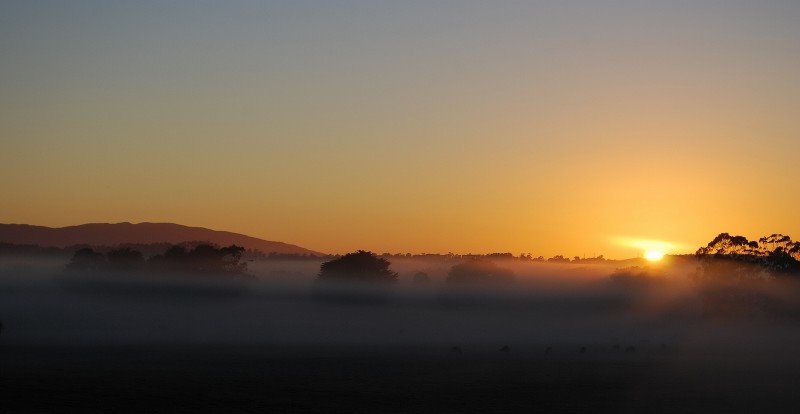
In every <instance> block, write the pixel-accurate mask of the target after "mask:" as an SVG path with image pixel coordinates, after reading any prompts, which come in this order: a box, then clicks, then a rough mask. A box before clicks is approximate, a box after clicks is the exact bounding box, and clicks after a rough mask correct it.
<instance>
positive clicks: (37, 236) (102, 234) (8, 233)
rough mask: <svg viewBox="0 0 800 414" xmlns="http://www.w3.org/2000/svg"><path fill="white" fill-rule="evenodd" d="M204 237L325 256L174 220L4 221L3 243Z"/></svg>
mask: <svg viewBox="0 0 800 414" xmlns="http://www.w3.org/2000/svg"><path fill="white" fill-rule="evenodd" d="M192 241H204V242H210V243H214V244H217V245H219V246H230V245H237V246H242V247H244V248H245V249H248V250H259V251H261V252H263V253H267V254H268V253H281V254H300V255H304V254H305V255H315V256H324V254H323V253H320V252H315V251H313V250H309V249H306V248H303V247H300V246H295V245H293V244H288V243H282V242H276V241H269V240H262V239H258V238H255V237H250V236H246V235H244V234H238V233H232V232H228V231H218V230H211V229H206V228H203V227H189V226H183V225H180V224H174V223H137V224H133V223H127V222H125V223H89V224H81V225H77V226H68V227H45V226H33V225H29V224H0V243H13V244H29V245H38V246H43V247H60V248H63V247H67V246H74V245H83V244H86V245H91V246H114V245H118V244H125V243H139V244H149V243H172V244H178V243H184V242H192Z"/></svg>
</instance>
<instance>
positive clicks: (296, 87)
mask: <svg viewBox="0 0 800 414" xmlns="http://www.w3.org/2000/svg"><path fill="white" fill-rule="evenodd" d="M798 39H800V2H797V1H789V0H784V1H769V0H765V1H759V2H753V1H739V0H715V1H703V0H697V1H670V2H664V1H630V0H628V1H623V0H617V1H601V0H586V1H571V0H565V1H498V2H484V1H468V0H458V1H429V0H428V1H403V2H397V1H386V2H384V1H363V2H362V1H350V0H342V1H336V0H331V1H318V2H314V1H304V0H298V1H282V2H269V1H225V2H219V1H169V2H153V1H146V0H145V1H135V2H131V1H81V0H75V1H69V2H64V1H35V2H34V1H7V0H3V1H0V56H2V59H0V193H1V195H0V222H3V223H28V224H38V225H47V226H66V225H74V224H80V223H86V222H121V221H130V222H141V221H151V222H176V223H181V224H187V225H194V226H202V227H209V228H214V229H219V230H229V231H235V232H240V233H245V234H248V235H252V236H256V237H261V238H264V239H268V240H279V241H284V242H288V243H294V244H299V245H301V246H303V247H307V248H310V249H314V250H317V251H323V252H329V253H336V252H339V253H343V252H347V251H352V250H354V249H368V250H373V251H376V252H412V253H420V252H440V253H446V252H454V253H468V252H472V253H486V252H497V251H510V252H514V253H515V254H516V253H520V252H531V253H534V255H540V254H541V255H545V256H551V255H554V254H564V255H569V256H573V255H587V256H591V255H596V254H604V255H605V256H606V257H618V258H623V257H631V256H636V255H639V254H641V253H642V247H641V246H642V245H643V243H644V244H647V243H649V242H647V241H652V243H658V242H660V243H662V244H661V246H667V247H665V248H664V249H666V250H670V251H671V252H676V253H680V252H693V251H694V250H695V249H696V248H697V247H699V246H700V245H705V244H706V243H707V242H708V241H710V240H711V239H712V238H713V237H714V236H715V235H717V234H718V233H721V232H730V233H736V234H742V235H745V236H747V237H750V238H757V237H760V236H763V235H767V234H771V233H775V232H780V233H784V234H789V235H793V236H794V237H795V238H800V220H798V214H797V211H798V210H797V206H798V201H800V185H798V183H800V171H798V169H797V162H798V154H800V152H798V151H799V150H800V78H799V77H798V74H800V41H798Z"/></svg>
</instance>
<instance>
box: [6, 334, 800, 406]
mask: <svg viewBox="0 0 800 414" xmlns="http://www.w3.org/2000/svg"><path fill="white" fill-rule="evenodd" d="M0 349H1V352H0V400H1V401H2V412H9V413H11V412H104V413H105V412H148V413H152V412H223V411H224V412H436V413H441V412H535V411H542V410H544V411H550V412H571V411H590V412H601V411H602V412H610V411H613V412H643V411H645V410H646V411H648V412H676V411H678V412H796V407H800V393H798V392H797V390H798V384H800V371H798V369H797V368H798V365H797V364H796V363H787V362H786V361H781V360H780V359H776V358H768V357H763V356H762V357H759V356H757V355H752V356H751V357H749V358H742V356H741V355H739V356H737V357H736V358H735V359H733V358H731V356H730V355H725V354H724V353H722V354H719V353H692V354H686V353H685V352H682V351H679V350H662V349H658V348H653V349H650V350H640V349H637V352H635V353H626V352H624V350H621V351H617V350H613V349H587V351H586V353H581V352H580V350H579V348H575V347H573V346H569V345H564V346H562V347H554V350H553V351H552V352H551V353H549V354H546V353H545V352H544V349H543V348H539V349H533V348H531V349H513V348H512V349H511V351H510V352H508V353H503V352H498V351H496V350H492V349H488V348H486V349H475V350H471V349H464V353H463V354H462V355H459V354H457V353H453V352H451V351H450V350H449V349H439V348H435V347H430V348H425V347H417V348H384V349H374V348H363V347H362V348H348V347H337V348H320V347H313V348H312V347H281V348H275V347H270V348H266V347H265V348H258V347H246V348H245V347H233V346H225V347H198V346H194V347H188V348H185V347H177V346H176V347H163V346H162V347H152V346H140V347H122V346H115V347H97V346H91V347H90V346H82V347H68V346H64V347H46V346H22V345H14V346H10V345H6V346H2V348H0Z"/></svg>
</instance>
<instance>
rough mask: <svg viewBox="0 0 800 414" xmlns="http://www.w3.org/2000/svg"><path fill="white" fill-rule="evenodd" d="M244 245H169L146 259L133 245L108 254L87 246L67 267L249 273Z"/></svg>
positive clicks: (73, 269)
mask: <svg viewBox="0 0 800 414" xmlns="http://www.w3.org/2000/svg"><path fill="white" fill-rule="evenodd" d="M244 251H245V249H244V248H243V247H240V246H235V245H231V246H228V247H217V246H214V245H210V244H198V245H196V246H194V247H193V248H187V247H185V246H181V245H175V246H171V247H169V248H168V249H167V250H166V251H165V252H164V253H161V254H156V255H154V256H152V257H150V258H148V259H145V257H144V254H142V252H140V251H138V250H134V249H131V248H129V247H121V248H117V249H113V250H110V251H109V252H108V253H105V254H104V253H101V252H99V251H95V250H94V249H92V248H91V247H85V248H82V249H79V250H78V251H76V252H75V253H74V254H73V255H72V258H71V259H70V261H69V263H68V264H67V266H66V270H67V271H68V272H107V271H111V272H124V273H132V272H170V273H192V274H227V275H245V274H246V272H247V263H246V262H245V261H244V260H243V259H242V254H243V252H244Z"/></svg>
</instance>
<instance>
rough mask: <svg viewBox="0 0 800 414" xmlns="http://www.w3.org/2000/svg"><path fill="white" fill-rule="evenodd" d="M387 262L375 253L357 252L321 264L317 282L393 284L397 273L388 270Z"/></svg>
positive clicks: (388, 264)
mask: <svg viewBox="0 0 800 414" xmlns="http://www.w3.org/2000/svg"><path fill="white" fill-rule="evenodd" d="M390 265H391V263H389V261H388V260H386V259H384V258H382V257H378V256H377V255H376V254H375V253H372V252H368V251H364V250H359V251H357V252H355V253H348V254H346V255H344V256H342V257H339V258H336V259H333V260H330V261H327V262H325V263H322V265H321V266H320V269H319V275H318V276H317V280H319V281H321V282H329V281H349V282H371V283H394V282H395V281H397V273H395V272H393V271H391V270H390V269H389V266H390Z"/></svg>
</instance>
